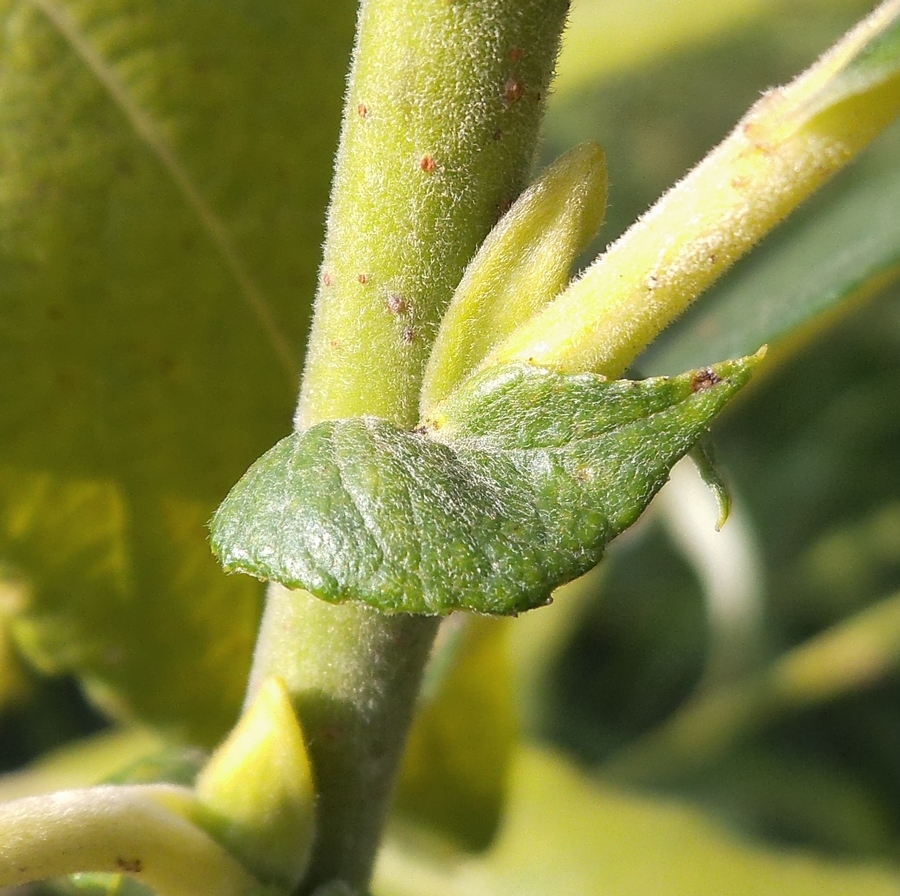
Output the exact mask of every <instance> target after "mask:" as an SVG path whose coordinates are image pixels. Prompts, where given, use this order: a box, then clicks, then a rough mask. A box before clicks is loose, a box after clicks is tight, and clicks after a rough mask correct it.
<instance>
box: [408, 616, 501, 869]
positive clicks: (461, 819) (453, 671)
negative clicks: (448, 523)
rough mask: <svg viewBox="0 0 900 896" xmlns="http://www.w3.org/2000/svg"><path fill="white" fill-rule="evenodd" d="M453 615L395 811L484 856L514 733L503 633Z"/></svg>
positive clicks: (496, 623) (490, 623)
mask: <svg viewBox="0 0 900 896" xmlns="http://www.w3.org/2000/svg"><path fill="white" fill-rule="evenodd" d="M510 624H511V623H510V622H509V621H507V620H504V619H490V618H487V617H482V616H472V615H468V614H465V615H463V614H457V615H455V616H453V617H451V618H450V619H448V620H446V621H445V622H444V624H443V627H442V629H441V633H440V634H439V635H438V641H437V644H436V645H435V651H434V653H433V657H432V662H431V666H430V667H429V670H428V674H427V675H426V679H425V683H424V685H423V689H422V697H421V698H420V701H419V707H418V712H417V713H416V719H415V722H414V723H413V727H412V731H411V732H410V736H409V741H408V743H407V747H406V753H405V755H404V758H403V766H402V768H401V770H400V779H399V781H398V784H397V791H396V794H395V797H394V807H395V809H396V810H397V811H398V812H399V813H400V814H401V815H402V816H403V817H404V818H405V819H407V820H411V821H413V822H417V823H419V824H424V825H425V826H427V827H429V828H431V829H432V830H436V831H438V832H440V833H441V834H444V835H445V836H447V837H449V838H450V839H451V840H453V841H454V842H455V843H457V844H459V845H461V846H463V847H464V848H465V849H469V850H475V851H477V850H481V849H485V848H486V847H487V846H488V845H489V844H490V842H491V840H492V839H493V837H494V834H495V833H496V831H497V826H498V825H499V823H500V820H501V817H502V813H503V808H504V805H505V802H506V792H507V783H508V777H509V769H510V763H511V762H512V758H513V753H514V748H515V743H516V735H517V733H518V725H517V723H516V714H515V708H514V695H513V674H512V664H511V657H510V650H509V634H510V633H509V625H510Z"/></svg>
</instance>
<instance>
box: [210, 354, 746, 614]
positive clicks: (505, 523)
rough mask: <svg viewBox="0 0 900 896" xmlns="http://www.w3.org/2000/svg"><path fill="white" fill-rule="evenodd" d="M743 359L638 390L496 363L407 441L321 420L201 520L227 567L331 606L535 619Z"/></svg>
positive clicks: (382, 429)
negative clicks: (531, 614) (350, 603)
mask: <svg viewBox="0 0 900 896" xmlns="http://www.w3.org/2000/svg"><path fill="white" fill-rule="evenodd" d="M758 361H759V356H754V357H752V358H746V359H742V360H740V361H733V362H724V363H723V364H720V365H717V366H716V367H715V368H709V369H706V370H703V371H691V372H689V373H687V374H683V375H681V376H679V377H672V378H660V379H656V380H647V381H642V382H631V381H627V380H620V381H616V382H610V381H607V380H606V379H605V378H603V377H600V376H597V375H595V374H581V375H578V376H566V375H562V374H557V373H554V372H552V371H549V370H543V369H540V368H533V367H530V366H528V365H510V366H508V367H503V368H499V369H497V370H491V371H489V372H487V373H486V374H483V375H481V376H477V377H475V378H473V379H472V380H469V381H468V382H467V384H466V385H465V386H464V387H462V388H460V389H458V390H457V391H456V392H455V393H454V394H453V395H452V396H451V397H450V398H449V399H448V400H447V401H446V402H444V403H443V404H442V405H441V406H439V408H438V409H437V411H436V412H435V414H434V415H432V417H431V418H429V419H428V420H427V421H426V422H425V424H424V425H423V426H422V427H421V428H420V429H419V430H417V431H415V432H412V433H409V432H404V431H402V430H399V429H397V428H396V427H394V426H393V425H391V424H390V423H388V422H386V421H383V420H378V419H376V418H351V419H346V420H339V421H326V422H325V423H322V424H319V425H318V426H315V427H313V428H312V429H309V430H307V431H306V432H304V433H294V434H292V435H290V436H288V437H287V438H285V439H283V440H282V441H281V442H279V443H278V444H277V445H276V446H275V447H274V448H273V449H271V450H270V451H269V452H268V453H267V454H266V455H264V456H263V457H262V458H261V459H260V460H259V461H258V462H257V463H256V464H255V465H254V466H253V467H251V469H250V470H249V471H248V473H247V474H246V475H245V477H244V478H243V479H242V480H241V481H240V482H239V483H238V484H237V485H236V486H235V487H234V489H232V491H231V493H230V494H229V496H228V497H227V498H226V500H225V501H224V502H223V504H222V506H221V507H220V508H219V510H218V511H217V513H216V515H215V517H214V518H213V521H212V523H211V531H212V544H213V550H214V552H215V553H216V554H217V555H218V556H219V559H220V560H221V562H222V563H223V565H224V566H225V568H226V569H227V570H228V571H240V572H246V573H249V574H250V575H255V576H259V577H261V578H265V579H272V580H275V581H278V582H281V583H282V584H283V585H286V586H287V587H289V588H305V589H307V590H309V591H311V592H312V593H313V594H315V595H317V596H318V597H320V598H323V599H324V600H329V601H333V602H336V603H340V602H343V601H345V600H361V601H363V602H364V603H368V604H370V605H371V606H374V607H376V608H378V609H380V610H383V611H386V612H404V613H425V614H444V613H449V612H452V611H453V610H456V609H467V610H474V611H476V612H480V613H489V614H497V615H508V614H515V613H519V612H522V611H524V610H527V609H532V608H534V607H537V606H540V605H542V604H545V603H547V602H548V601H549V600H550V595H551V592H552V591H553V590H554V589H555V588H556V587H558V586H559V585H561V584H564V583H565V582H566V581H570V580H571V579H573V578H575V577H577V576H578V575H580V574H582V573H583V572H586V571H587V570H588V569H590V568H591V567H593V566H594V565H595V564H596V563H597V562H598V561H599V559H600V557H601V555H602V553H603V549H604V547H605V545H606V544H607V542H609V541H610V540H611V539H612V538H613V537H615V536H616V535H617V534H619V533H620V532H622V531H624V529H626V528H627V527H628V526H630V525H631V524H632V523H633V522H634V521H635V520H636V519H637V517H638V516H639V515H640V513H641V512H642V511H643V510H644V508H645V507H646V506H647V504H648V503H649V502H650V499H651V498H652V497H653V495H654V494H655V493H656V491H657V490H658V489H659V488H660V487H661V486H662V484H663V483H664V482H665V480H666V478H667V476H668V471H669V469H670V468H671V466H672V465H673V464H674V463H675V461H676V460H678V459H679V458H680V457H682V456H683V455H684V454H685V453H686V452H687V451H688V450H690V448H691V447H692V446H693V445H694V443H695V442H696V441H697V439H698V438H699V437H700V436H701V435H702V433H703V432H705V430H706V427H707V425H708V424H709V422H710V420H711V419H712V418H713V417H714V416H715V414H716V413H717V412H718V410H719V409H720V408H721V407H722V406H723V405H724V404H725V403H726V402H727V401H728V400H729V399H730V397H731V396H732V395H733V394H734V393H735V392H736V391H737V390H738V389H740V388H741V386H743V385H744V383H746V382H747V380H748V379H749V377H750V375H751V372H752V369H753V368H754V367H755V365H756V363H758ZM426 434H430V436H431V437H430V438H428V437H427V435H426Z"/></svg>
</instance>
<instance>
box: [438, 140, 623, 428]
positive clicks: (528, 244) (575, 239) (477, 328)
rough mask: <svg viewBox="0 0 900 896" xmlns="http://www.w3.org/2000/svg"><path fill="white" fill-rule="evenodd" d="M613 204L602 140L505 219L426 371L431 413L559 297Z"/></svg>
mask: <svg viewBox="0 0 900 896" xmlns="http://www.w3.org/2000/svg"><path fill="white" fill-rule="evenodd" d="M605 209H606V160H605V157H604V155H603V150H602V149H601V148H600V146H598V145H597V144H596V143H584V144H582V145H581V146H578V147H576V148H575V149H573V150H571V151H570V152H568V153H566V154H565V155H564V156H562V157H561V158H560V159H558V160H557V161H556V162H555V163H554V164H553V165H551V166H550V168H548V169H547V171H546V172H544V174H543V175H542V176H541V177H540V179H539V180H537V181H536V182H535V183H534V184H532V185H531V186H530V187H529V188H528V189H527V190H526V191H525V192H524V193H523V194H522V195H521V196H520V197H519V199H518V200H517V201H516V202H515V203H514V204H513V205H512V207H511V208H510V209H509V211H508V212H507V213H506V214H505V215H504V216H503V218H501V220H500V222H499V223H498V224H497V226H496V227H494V229H493V230H492V231H491V232H490V234H488V237H487V239H486V240H485V241H484V243H483V244H482V246H481V248H480V249H479V250H478V253H477V254H476V256H475V258H474V259H473V260H472V261H471V262H470V264H469V266H468V268H466V272H465V274H464V275H463V278H462V280H461V281H460V284H459V286H458V287H457V289H456V293H455V294H454V296H453V300H452V301H451V303H450V306H449V308H448V309H447V313H446V314H445V316H444V318H443V321H442V323H441V328H440V330H439V332H438V335H437V339H436V340H435V343H434V349H433V350H432V353H431V358H430V359H429V362H428V367H427V369H426V372H425V380H424V383H423V386H422V397H421V404H420V409H421V412H422V415H423V416H424V415H425V414H426V413H427V412H428V410H430V409H431V408H432V407H433V406H434V405H435V404H437V403H438V402H439V401H441V400H442V399H444V398H446V397H447V395H449V393H450V392H451V391H452V390H453V389H454V388H455V387H456V386H457V385H458V384H459V383H460V381H461V380H463V379H464V378H465V377H466V376H467V375H468V374H469V373H471V372H472V371H473V370H474V369H475V367H476V366H477V365H478V364H479V363H480V362H481V361H482V360H483V359H484V357H485V356H486V355H487V354H488V353H489V352H490V350H491V349H492V348H493V347H494V346H495V345H496V344H497V343H499V342H500V341H501V340H503V339H505V338H506V337H507V336H508V335H509V334H510V333H511V332H512V331H513V330H514V329H515V328H516V327H517V326H518V325H519V324H521V323H522V322H523V321H526V320H528V319H529V318H530V317H531V316H532V315H533V314H534V313H535V312H536V311H538V310H539V309H540V308H542V307H543V306H544V305H545V304H547V303H548V302H550V301H551V300H552V299H554V298H556V296H557V295H559V293H560V292H561V291H562V290H563V288H564V287H565V285H566V283H567V282H568V280H569V274H570V271H571V267H572V264H573V262H574V261H575V258H576V256H577V255H578V253H579V252H580V251H581V250H583V249H584V248H585V246H586V245H587V244H588V243H589V242H590V240H591V239H592V238H593V237H594V235H595V234H596V232H597V230H598V229H599V227H600V224H601V223H602V221H603V214H604V211H605Z"/></svg>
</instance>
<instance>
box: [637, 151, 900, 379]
mask: <svg viewBox="0 0 900 896" xmlns="http://www.w3.org/2000/svg"><path fill="white" fill-rule="evenodd" d="M894 143H896V140H895V141H894ZM898 208H900V171H898V170H897V169H896V166H895V165H890V166H889V167H888V169H887V170H881V171H875V172H874V173H873V174H872V176H870V177H864V178H858V177H857V178H853V179H851V180H850V181H849V183H846V182H845V183H844V184H843V185H842V188H841V189H840V191H839V192H838V193H837V194H836V195H834V194H831V195H830V197H829V199H828V201H827V203H826V204H825V207H824V208H823V207H821V204H817V205H816V206H815V207H814V208H813V209H812V210H811V213H810V214H805V213H803V214H802V217H801V218H800V220H799V221H798V223H797V225H796V226H795V227H792V229H791V230H790V231H789V233H788V234H782V233H776V234H775V235H774V237H773V239H772V241H771V242H770V243H768V244H766V245H765V246H763V247H762V248H761V250H760V252H759V253H758V254H757V255H755V256H753V257H751V258H750V259H748V260H747V262H745V263H744V264H743V265H742V266H740V267H739V268H738V269H737V270H736V271H735V273H734V274H733V275H732V276H731V277H729V278H728V279H727V280H726V281H725V283H724V284H723V285H722V287H720V288H719V289H717V290H716V291H715V292H714V293H713V294H712V295H711V296H709V297H708V298H707V299H706V300H704V302H703V303H702V304H701V305H700V306H699V307H698V308H697V310H696V312H695V313H692V314H689V315H688V316H687V317H686V318H685V320H684V321H683V322H682V323H681V324H680V325H678V326H676V327H674V328H673V329H672V330H671V331H670V333H668V334H666V335H664V336H663V337H662V339H661V340H660V341H659V342H658V343H656V344H655V345H654V346H652V347H651V348H650V349H649V350H648V351H647V352H646V353H645V354H644V356H642V359H641V367H642V368H643V369H646V370H652V371H653V372H655V373H671V372H673V371H676V370H683V369H684V367H685V366H691V365H697V364H703V363H706V362H707V361H710V360H712V359H714V358H719V357H723V356H728V355H729V354H734V355H738V354H741V353H742V352H744V351H747V350H749V349H750V348H751V347H755V346H757V345H760V344H762V343H768V344H769V345H770V347H773V348H774V349H775V350H776V351H777V350H778V349H779V348H780V347H781V346H782V345H784V344H786V343H789V342H790V340H791V339H792V337H797V336H802V334H803V333H805V332H806V331H808V330H809V329H810V328H811V327H812V326H814V325H815V324H816V323H817V321H818V320H820V319H823V320H827V319H828V314H829V313H830V312H831V313H834V312H835V311H836V310H838V309H839V308H840V307H841V305H842V304H844V303H847V302H851V301H853V300H854V299H856V298H863V297H865V296H868V295H871V294H872V293H873V292H875V291H876V290H877V289H879V288H883V287H884V286H885V285H886V284H887V283H889V282H891V281H892V280H894V279H896V278H897V277H898V276H900V216H898V215H897V209H898Z"/></svg>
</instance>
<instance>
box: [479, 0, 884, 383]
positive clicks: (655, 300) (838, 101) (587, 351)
mask: <svg viewBox="0 0 900 896" xmlns="http://www.w3.org/2000/svg"><path fill="white" fill-rule="evenodd" d="M898 31H900V0H889V2H886V3H883V4H882V5H881V6H880V7H879V8H878V9H877V10H876V11H875V12H873V13H872V15H871V16H869V17H868V18H867V19H865V20H864V21H863V22H861V23H860V24H859V25H858V26H857V27H856V28H855V29H854V30H852V31H851V32H850V33H849V34H847V35H846V36H845V37H844V38H843V39H842V40H841V41H840V42H839V43H838V44H836V45H835V46H834V47H833V48H832V49H831V50H830V51H829V52H828V53H827V54H826V55H825V56H823V57H822V59H821V60H819V62H817V63H816V64H815V65H814V66H813V67H812V68H810V69H809V70H808V71H806V72H805V73H804V74H803V75H801V76H800V77H799V78H797V79H796V80H795V81H793V82H792V83H791V84H789V85H787V86H786V87H783V88H780V89H776V90H772V91H770V92H769V93H767V94H766V95H765V96H764V97H763V98H762V99H761V100H760V101H759V102H758V103H757V104H756V105H755V106H753V108H752V109H751V110H750V111H749V112H748V113H747V115H746V117H745V118H744V119H743V120H742V121H740V122H739V123H738V125H737V127H736V128H735V130H734V131H733V132H732V133H731V134H730V135H729V136H728V137H727V138H726V139H725V140H724V141H723V142H722V143H721V144H720V145H719V146H718V147H717V148H716V149H714V150H713V151H712V152H711V153H710V154H709V155H708V156H707V157H706V158H705V159H704V160H703V161H702V162H701V163H700V164H699V165H698V166H697V167H696V168H695V169H694V170H693V171H691V172H690V174H688V175H687V177H685V178H684V180H682V181H681V182H680V183H679V184H677V185H676V186H675V187H673V188H672V190H670V191H669V192H668V193H667V194H666V195H664V196H663V197H662V198H661V199H660V200H659V202H657V204H656V205H655V206H654V207H653V208H652V209H651V210H650V211H649V212H648V213H647V214H646V215H645V216H644V217H643V218H641V219H640V220H639V221H638V222H637V223H636V224H634V225H633V226H632V227H631V228H630V229H629V230H628V231H627V232H626V233H625V234H624V235H623V236H622V237H621V238H620V239H619V240H618V241H617V242H616V243H614V244H613V245H612V246H611V247H610V248H609V249H608V250H607V251H606V253H605V254H603V255H602V256H601V257H600V258H599V259H598V260H597V261H596V262H594V264H593V265H591V266H590V267H589V268H588V269H587V270H586V271H585V272H584V274H583V275H582V276H581V278H580V279H578V280H576V281H575V282H574V283H572V284H571V285H570V286H569V288H568V289H567V290H566V291H565V292H563V293H562V295H561V296H560V297H559V298H558V299H557V300H556V301H555V302H552V303H550V304H549V305H547V306H546V307H545V308H544V309H543V310H542V311H541V312H540V313H539V314H536V315H535V316H534V317H533V318H531V320H529V321H527V322H526V323H524V324H523V325H522V326H520V327H519V329H518V330H516V331H515V332H513V334H512V335H511V336H510V337H509V338H508V339H507V340H506V342H505V343H503V344H501V345H500V346H499V347H498V348H497V349H496V350H495V351H494V352H493V354H492V355H490V356H489V357H488V358H487V359H486V360H485V361H484V363H483V365H482V366H488V365H490V364H498V363H506V362H510V361H525V362H529V363H533V364H537V365H540V366H543V367H552V368H555V369H558V370H564V371H567V372H580V371H585V370H592V371H596V372H598V373H603V374H605V375H606V376H610V377H616V376H620V375H621V374H622V372H623V371H624V370H625V369H626V368H627V367H628V365H629V364H630V363H631V362H632V361H633V360H634V359H635V358H636V357H637V356H638V354H639V353H640V352H641V351H642V350H643V349H644V348H645V347H646V346H647V345H649V343H650V342H651V341H652V340H653V339H654V338H655V337H656V336H657V335H658V334H659V333H660V331H662V330H663V329H664V328H665V327H666V326H668V325H669V324H670V323H671V322H672V321H673V320H674V319H675V318H676V317H677V316H678V315H679V314H681V312H682V311H684V309H685V308H686V307H687V306H688V305H689V304H690V303H691V302H693V301H694V299H696V298H697V296H699V295H700V294H701V293H702V292H703V291H704V290H705V289H706V288H707V287H709V286H710V284H712V283H713V282H714V281H715V280H716V279H718V278H719V277H720V276H721V275H722V274H723V273H724V272H725V271H726V270H727V269H728V268H729V267H730V266H731V265H732V264H733V263H734V262H735V261H736V260H737V259H738V258H739V257H740V256H741V255H743V254H744V253H745V252H747V251H748V250H749V249H750V248H751V247H752V246H753V245H754V244H755V243H756V242H757V241H758V240H759V239H760V238H762V237H763V236H764V235H765V234H766V233H768V232H769V231H770V230H771V229H772V228H774V227H775V226H776V225H777V224H778V223H779V222H781V221H782V220H783V219H784V218H785V217H786V216H787V215H788V214H789V213H790V212H791V211H793V210H794V209H795V208H796V207H797V206H798V205H799V204H800V203H801V202H803V201H804V200H805V199H806V198H807V197H808V196H809V195H810V194H811V193H812V192H813V191H815V190H816V189H818V187H820V186H821V185H822V184H823V183H824V182H825V181H826V180H828V178H830V177H831V176H832V175H833V174H834V173H835V172H836V171H838V170H839V169H840V168H841V167H843V166H844V165H845V164H846V163H847V162H849V161H850V159H852V158H853V157H854V156H855V155H856V154H857V153H859V152H860V151H861V150H862V149H863V148H865V146H867V145H868V144H869V143H870V142H871V140H873V139H874V138H875V137H876V136H877V135H878V134H879V133H880V132H881V131H882V130H883V129H884V128H885V127H886V126H887V125H888V124H890V123H891V122H892V121H894V120H895V119H896V117H897V115H898V114H900V67H898V65H897V64H896V62H895V61H894V59H895V57H889V58H888V61H887V62H885V63H884V64H883V65H879V64H877V59H878V50H879V42H881V43H884V44H888V43H889V42H890V41H896V40H897V39H898V38H897V34H898ZM885 55H888V54H885Z"/></svg>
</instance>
